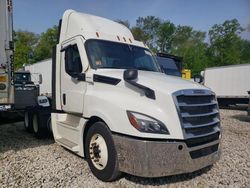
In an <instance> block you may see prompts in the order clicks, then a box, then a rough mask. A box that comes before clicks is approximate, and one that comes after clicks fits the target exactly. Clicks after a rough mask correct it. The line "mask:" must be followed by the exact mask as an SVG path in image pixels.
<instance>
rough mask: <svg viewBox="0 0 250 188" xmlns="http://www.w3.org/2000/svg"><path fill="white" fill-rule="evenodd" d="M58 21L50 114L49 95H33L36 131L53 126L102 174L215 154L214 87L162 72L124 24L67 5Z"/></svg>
mask: <svg viewBox="0 0 250 188" xmlns="http://www.w3.org/2000/svg"><path fill="white" fill-rule="evenodd" d="M59 28H60V29H59V31H60V36H59V41H58V44H57V45H56V47H55V48H54V53H53V58H52V100H51V103H52V114H51V120H50V117H49V116H47V115H48V114H49V113H50V112H49V108H50V104H51V103H47V102H46V104H45V103H44V102H45V101H43V100H38V101H40V102H41V103H39V105H38V107H37V108H34V109H31V110H30V111H29V113H28V120H30V124H29V127H32V126H33V130H34V132H36V133H40V134H41V135H42V134H44V133H45V130H46V129H52V133H53V136H54V139H55V141H56V142H57V143H58V144H60V145H61V146H63V147H65V148H67V149H69V150H71V151H72V152H74V153H76V154H77V155H79V156H81V157H85V158H86V160H87V161H88V164H89V167H90V169H91V171H92V172H93V174H94V175H95V176H96V177H97V178H99V179H100V180H103V181H112V180H114V179H115V178H117V177H119V174H120V172H126V173H129V174H133V175H137V176H143V177H159V176H166V175H172V174H180V173H187V172H193V171H196V170H198V169H201V168H204V167H206V166H209V165H212V164H214V163H215V162H216V161H217V160H218V159H219V156H220V149H219V148H220V147H219V144H220V137H221V131H220V119H219V111H218V106H217V101H216V97H215V95H214V93H213V92H212V91H211V90H209V89H207V88H205V87H203V86H201V85H199V84H197V83H193V82H188V81H185V80H183V79H181V78H178V77H175V76H168V75H165V74H164V73H162V72H161V71H160V67H159V66H158V64H157V62H156V61H155V58H154V57H153V55H152V54H151V52H150V51H149V49H148V48H147V47H146V46H145V45H144V44H143V43H142V42H139V41H136V40H134V37H133V35H132V34H131V32H130V30H129V29H128V28H126V27H125V26H123V25H121V24H118V23H116V22H113V21H110V20H107V19H105V18H101V17H97V16H92V15H88V14H83V13H78V12H75V11H73V10H68V11H66V12H65V13H64V15H63V18H62V21H61V24H60V27H59ZM44 97H46V96H44ZM43 104H45V105H44V106H43ZM50 122H51V123H50ZM50 125H51V126H52V127H51V128H50ZM145 156H146V157H145Z"/></svg>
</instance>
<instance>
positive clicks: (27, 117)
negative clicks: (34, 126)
mask: <svg viewBox="0 0 250 188" xmlns="http://www.w3.org/2000/svg"><path fill="white" fill-rule="evenodd" d="M24 126H25V127H26V128H28V127H29V116H28V112H25V113H24Z"/></svg>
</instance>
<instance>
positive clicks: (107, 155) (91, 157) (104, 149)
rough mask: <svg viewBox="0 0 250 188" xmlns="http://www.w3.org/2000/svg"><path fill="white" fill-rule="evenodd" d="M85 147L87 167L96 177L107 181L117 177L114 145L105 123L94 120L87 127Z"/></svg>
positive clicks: (118, 173)
mask: <svg viewBox="0 0 250 188" xmlns="http://www.w3.org/2000/svg"><path fill="white" fill-rule="evenodd" d="M85 149H86V150H85V151H86V159H87V161H88V164H89V167H90V169H91V171H92V173H93V174H94V175H95V176H96V177H97V178H98V179H100V180H102V181H105V182H108V181H113V180H115V179H117V178H118V177H119V175H120V172H119V168H118V159H117V153H116V149H115V145H114V142H113V139H112V134H111V132H110V130H109V129H108V128H107V126H106V124H105V123H103V122H96V123H94V124H93V125H92V126H91V127H90V128H89V130H88V133H87V137H86V142H85Z"/></svg>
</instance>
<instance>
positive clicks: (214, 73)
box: [203, 64, 250, 103]
mask: <svg viewBox="0 0 250 188" xmlns="http://www.w3.org/2000/svg"><path fill="white" fill-rule="evenodd" d="M203 77H204V85H205V86H206V87H208V88H210V89H211V90H213V91H214V92H215V93H216V95H217V98H218V99H219V100H221V99H228V100H227V101H228V102H229V103H230V101H231V102H233V99H237V100H238V101H239V100H240V99H242V100H244V99H245V100H246V101H247V99H248V93H247V92H248V91H250V84H249V83H250V64H241V65H230V66H222V67H213V68H207V69H205V71H204V72H203Z"/></svg>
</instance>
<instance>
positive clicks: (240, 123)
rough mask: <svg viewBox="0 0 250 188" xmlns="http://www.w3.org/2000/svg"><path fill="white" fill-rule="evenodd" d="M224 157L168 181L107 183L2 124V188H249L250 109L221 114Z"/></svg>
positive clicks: (17, 127)
mask: <svg viewBox="0 0 250 188" xmlns="http://www.w3.org/2000/svg"><path fill="white" fill-rule="evenodd" d="M221 119H222V127H223V138H222V150H223V153H222V157H221V159H220V161H219V162H217V163H216V164H215V165H213V167H212V168H206V169H203V170H200V171H198V172H195V173H191V174H185V175H177V176H171V177H164V178H154V179H152V178H151V179H150V178H139V177H135V176H131V175H127V174H126V175H124V176H123V177H122V178H121V179H119V180H117V181H115V182H112V183H104V182H101V181H99V180H98V179H96V178H95V177H94V176H93V175H92V174H91V172H90V170H89V168H88V165H87V162H86V161H85V160H84V159H82V158H80V157H78V156H76V155H74V154H72V153H71V152H69V151H67V150H66V149H64V148H62V147H60V146H59V145H57V144H55V143H54V141H53V139H44V140H37V139H35V138H34V137H33V136H32V135H31V134H28V133H26V132H25V130H24V127H23V123H22V122H19V123H9V124H4V125H0V187H1V188H4V187H109V188H110V187H232V188H234V187H249V185H250V157H249V156H250V118H249V117H247V116H246V112H245V111H236V110H221Z"/></svg>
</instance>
